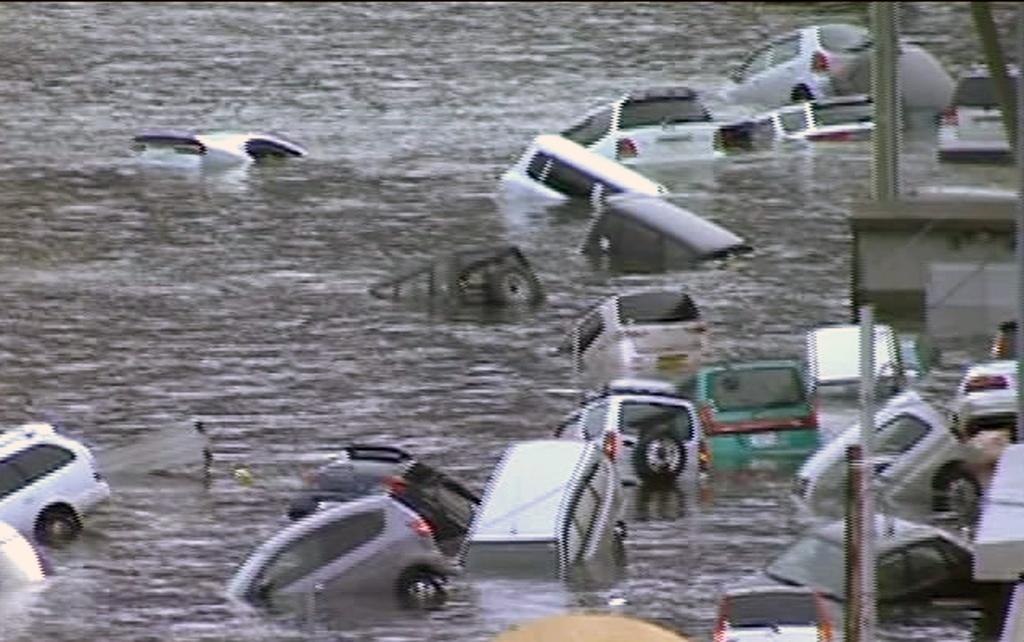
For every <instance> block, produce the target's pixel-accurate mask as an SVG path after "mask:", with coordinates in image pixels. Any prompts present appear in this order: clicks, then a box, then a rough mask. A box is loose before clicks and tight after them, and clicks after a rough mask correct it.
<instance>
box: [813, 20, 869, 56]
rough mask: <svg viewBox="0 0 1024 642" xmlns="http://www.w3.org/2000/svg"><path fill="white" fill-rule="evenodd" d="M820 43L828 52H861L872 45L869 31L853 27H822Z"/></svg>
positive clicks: (819, 36) (819, 35) (819, 32)
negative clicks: (860, 50)
mask: <svg viewBox="0 0 1024 642" xmlns="http://www.w3.org/2000/svg"><path fill="white" fill-rule="evenodd" d="M818 42H819V43H821V47H822V48H823V49H825V50H826V51H851V50H859V49H863V48H864V47H866V46H868V45H869V44H870V40H869V39H868V30H867V29H864V28H863V27H854V26H853V25H822V26H821V27H819V28H818Z"/></svg>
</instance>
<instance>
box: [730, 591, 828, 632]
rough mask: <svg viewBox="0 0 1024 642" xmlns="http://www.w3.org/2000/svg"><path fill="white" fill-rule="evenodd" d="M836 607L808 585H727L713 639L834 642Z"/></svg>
mask: <svg viewBox="0 0 1024 642" xmlns="http://www.w3.org/2000/svg"><path fill="white" fill-rule="evenodd" d="M837 624H839V623H838V622H836V618H835V616H834V608H832V607H831V606H830V605H829V604H828V603H827V600H826V598H825V597H824V596H823V595H822V594H821V593H819V592H817V591H815V590H814V589H811V588H808V587H806V586H781V585H775V584H766V585H764V586H747V587H742V588H731V589H727V590H726V591H724V592H723V593H722V596H721V597H720V598H719V602H718V619H717V621H716V622H715V633H714V639H715V640H716V641H717V640H723V641H724V640H729V641H731V642H833V641H834V640H836V639H837V638H836V635H837V634H838V626H837Z"/></svg>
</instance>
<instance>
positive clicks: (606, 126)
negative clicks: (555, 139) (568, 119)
mask: <svg viewBox="0 0 1024 642" xmlns="http://www.w3.org/2000/svg"><path fill="white" fill-rule="evenodd" d="M611 128H612V109H611V107H606V108H604V109H601V110H600V111H597V112H595V113H593V114H588V115H587V116H584V117H583V119H582V120H580V121H579V122H578V123H576V124H574V125H571V126H570V127H568V128H567V129H564V130H563V131H562V132H561V134H562V137H563V138H568V139H569V140H571V141H572V142H574V143H577V144H579V145H583V146H584V147H588V146H590V145H593V144H594V143H596V142H597V141H599V140H601V139H602V138H603V137H605V136H606V135H607V134H608V132H610V131H611Z"/></svg>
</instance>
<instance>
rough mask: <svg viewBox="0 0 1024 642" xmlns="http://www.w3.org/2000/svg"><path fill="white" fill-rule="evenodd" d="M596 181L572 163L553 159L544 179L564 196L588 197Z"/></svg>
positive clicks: (546, 183) (545, 182)
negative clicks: (568, 163)
mask: <svg viewBox="0 0 1024 642" xmlns="http://www.w3.org/2000/svg"><path fill="white" fill-rule="evenodd" d="M595 183H596V181H595V180H594V179H593V178H591V177H590V176H589V175H587V174H585V173H584V172H582V171H580V170H578V169H576V168H575V167H573V166H572V165H567V164H565V163H563V162H562V161H560V160H558V159H557V158H556V159H553V161H552V163H551V169H550V170H548V175H547V177H545V179H544V184H545V185H547V186H548V187H550V188H552V189H554V190H556V191H558V192H561V193H562V194H565V195H566V196H578V197H581V198H588V197H589V196H590V192H591V190H593V189H594V184H595Z"/></svg>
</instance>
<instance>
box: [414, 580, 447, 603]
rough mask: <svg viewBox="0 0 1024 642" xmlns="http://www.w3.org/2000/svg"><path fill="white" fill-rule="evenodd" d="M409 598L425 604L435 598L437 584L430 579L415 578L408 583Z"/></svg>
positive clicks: (438, 591) (437, 588)
mask: <svg viewBox="0 0 1024 642" xmlns="http://www.w3.org/2000/svg"><path fill="white" fill-rule="evenodd" d="M408 591H409V597H411V598H413V599H415V600H416V601H418V602H425V601H429V600H432V599H434V598H436V597H437V595H438V593H440V589H439V587H438V585H437V582H436V581H435V580H434V579H433V578H430V577H417V578H416V579H414V580H413V581H412V582H410V583H409V588H408Z"/></svg>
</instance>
